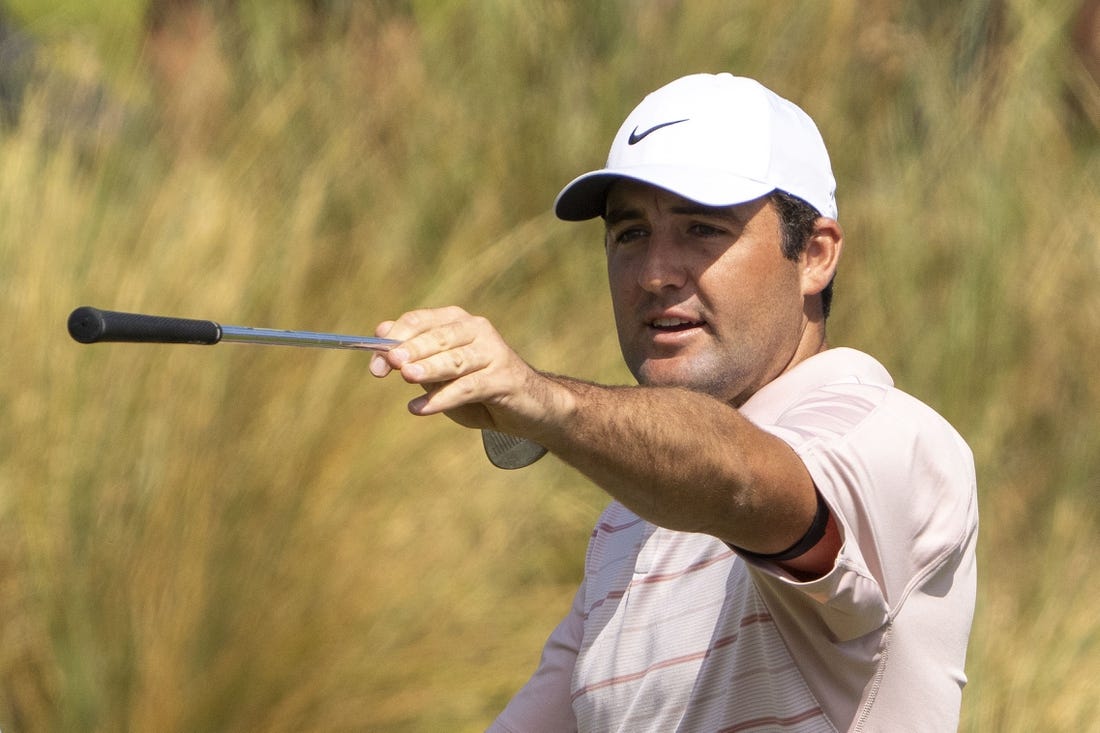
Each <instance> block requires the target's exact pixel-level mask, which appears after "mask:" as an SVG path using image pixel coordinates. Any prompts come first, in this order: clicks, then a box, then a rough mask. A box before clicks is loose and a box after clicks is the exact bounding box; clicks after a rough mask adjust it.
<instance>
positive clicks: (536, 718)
mask: <svg viewBox="0 0 1100 733" xmlns="http://www.w3.org/2000/svg"><path fill="white" fill-rule="evenodd" d="M834 190H835V183H834V180H833V175H832V172H831V169H830V163H829V158H828V155H827V153H826V150H825V146H824V143H823V142H822V140H821V136H820V134H819V133H818V130H817V128H816V126H815V125H814V123H813V122H812V121H811V120H810V118H809V117H808V116H806V114H805V113H804V112H803V111H802V110H801V109H799V108H798V107H796V106H795V105H793V104H791V103H790V102H788V101H786V100H784V99H782V98H780V97H778V96H777V95H775V94H774V93H772V92H771V91H769V90H767V89H766V88H764V87H763V86H761V85H760V84H758V83H756V82H754V81H752V80H749V79H744V78H737V77H733V76H731V75H729V74H719V75H705V74H700V75H693V76H688V77H685V78H682V79H679V80H677V81H674V82H672V83H671V84H669V85H667V86H665V87H663V88H661V89H659V90H657V91H656V92H654V93H653V94H651V95H649V96H648V97H646V99H645V100H643V101H642V103H641V104H640V105H639V106H638V107H637V108H636V109H635V110H634V111H633V112H632V113H631V114H630V115H629V116H628V117H627V119H626V121H625V122H624V123H623V125H622V127H621V128H620V130H619V132H618V134H617V136H616V137H615V140H614V142H613V144H612V146H611V152H610V156H609V159H608V163H607V166H606V167H605V168H604V169H602V170H599V171H595V172H592V173H588V174H585V175H583V176H580V177H579V178H577V179H576V180H574V181H573V182H572V183H570V184H569V185H568V186H566V188H565V189H564V190H563V191H562V192H561V193H560V194H559V196H558V198H557V201H556V203H555V208H556V212H557V214H558V215H559V217H561V218H563V219H566V220H582V219H588V218H593V217H596V216H602V217H603V219H604V221H605V222H606V241H605V246H606V252H607V268H608V276H609V281H610V287H611V294H612V303H613V306H614V311H615V319H616V324H617V329H618V334H619V342H620V345H621V348H622V353H623V356H624V358H625V360H626V363H627V365H628V366H629V367H630V369H631V371H632V373H633V374H634V376H635V377H636V378H637V380H638V383H639V386H637V387H605V386H599V385H594V384H589V383H584V382H580V381H577V380H573V379H568V378H565V377H560V376H555V375H550V374H546V373H543V372H539V371H536V370H535V369H533V368H532V367H530V366H528V365H527V364H526V363H524V362H523V360H521V359H520V358H519V357H518V356H517V355H516V354H515V353H514V352H513V351H512V350H511V349H510V348H509V347H508V346H507V345H506V344H505V343H504V342H503V340H502V339H501V337H500V336H499V335H498V334H497V332H496V331H495V330H494V329H493V327H492V326H491V325H490V324H489V323H487V322H486V321H485V320H484V319H480V318H476V317H472V316H469V315H468V314H466V313H465V312H463V311H461V310H459V309H456V308H450V309H440V310H423V311H415V312H412V313H406V314H405V315H403V316H401V317H400V318H398V319H397V320H396V321H387V322H385V323H383V324H381V325H380V326H379V328H378V330H377V333H378V335H380V336H388V337H390V338H396V339H399V340H401V341H402V342H403V343H402V344H401V346H399V347H398V348H395V349H394V350H392V351H390V352H389V353H387V354H385V355H379V356H376V357H375V358H374V360H373V361H372V364H371V370H372V372H373V373H374V374H375V375H376V376H384V375H386V374H387V373H389V372H390V371H391V370H394V369H396V370H400V373H401V375H402V377H403V378H404V379H405V380H407V381H408V382H411V383H414V384H419V385H421V386H423V388H424V389H425V394H424V395H422V396H420V397H418V398H416V399H414V400H413V401H412V402H410V405H409V407H410V410H411V411H412V412H413V413H414V414H417V415H431V414H437V413H445V414H447V415H448V416H450V417H451V418H452V419H454V420H456V421H457V422H459V423H461V424H463V425H467V426H470V427H478V428H491V429H494V430H498V431H501V432H504V433H507V434H510V435H515V436H521V437H524V438H528V439H531V440H533V441H536V442H537V443H539V444H541V445H542V446H544V447H546V448H547V449H549V450H550V451H551V452H552V453H554V454H555V455H557V456H558V457H559V458H561V459H562V460H564V461H566V462H567V463H569V464H570V465H572V466H574V467H576V468H577V469H578V470H580V471H581V472H582V473H584V474H585V475H586V476H588V477H589V478H590V479H592V480H593V481H595V482H596V483H597V484H598V485H599V486H601V487H602V488H603V489H604V490H606V491H607V492H608V493H609V494H610V495H611V497H612V498H613V499H614V501H612V503H611V504H610V506H609V507H608V508H607V509H606V511H605V512H604V514H603V515H602V516H601V518H600V520H599V523H598V525H597V527H596V529H595V531H594V533H593V535H592V539H591V542H590V544H589V548H588V553H587V556H586V564H585V577H584V580H583V582H582V584H581V587H580V589H579V590H578V593H577V595H576V598H575V600H574V603H573V608H572V610H571V611H570V613H569V614H568V615H567V616H566V618H565V619H564V620H563V621H562V623H561V624H560V625H559V626H558V628H557V629H556V630H555V631H554V632H553V634H552V635H551V636H550V639H549V640H548V642H547V644H546V647H545V649H544V651H543V656H542V661H541V663H540V664H539V667H538V669H537V670H536V672H535V674H534V675H533V677H532V678H531V680H530V681H529V682H528V683H527V685H526V686H525V687H524V688H523V689H522V690H521V691H520V692H519V693H518V694H517V696H516V697H515V698H514V699H513V700H512V702H511V703H510V704H509V705H508V707H507V708H506V709H505V710H504V711H503V713H502V714H501V715H500V717H499V719H498V720H497V721H496V723H494V725H493V728H492V730H494V731H514V732H516V733H520V732H527V731H561V730H577V729H579V730H590V731H613V730H614V731H672V730H682V731H715V730H726V731H742V730H783V731H832V730H889V731H898V730H953V729H955V728H956V726H957V723H958V713H959V704H960V698H961V689H962V686H963V684H964V682H965V676H964V673H963V665H964V658H965V651H966V643H967V638H968V634H969V630H970V622H971V618H972V615H973V604H974V594H975V558H974V544H975V539H976V534H977V507H976V499H975V477H974V468H973V459H972V456H971V453H970V451H969V449H968V448H967V446H966V444H965V443H964V442H963V440H962V439H961V438H960V437H959V436H958V434H957V433H956V432H955V431H954V430H953V429H952V428H951V427H950V426H949V425H948V424H947V423H946V422H945V421H944V420H943V419H942V418H941V417H939V416H938V415H936V414H935V413H934V412H933V411H932V410H931V409H930V408H928V407H926V406H925V405H923V404H921V403H920V402H918V401H917V400H915V399H913V398H912V397H910V396H908V395H906V394H904V393H902V392H900V391H899V390H897V389H895V388H894V387H893V384H892V381H891V379H890V376H889V375H888V374H887V373H886V371H885V369H884V368H883V367H882V366H881V365H880V364H879V363H878V362H876V361H875V360H874V359H872V358H871V357H869V356H867V355H865V354H862V353H860V352H857V351H854V350H851V349H843V348H838V349H830V348H829V347H828V345H827V343H826V339H825V319H826V316H827V313H828V306H829V300H830V298H831V294H832V288H831V284H832V281H833V276H834V274H835V272H836V266H837V260H838V258H839V256H840V252H841V246H842V243H843V234H842V232H841V228H840V225H839V224H838V223H837V221H836V219H837V209H836V203H835V198H834Z"/></svg>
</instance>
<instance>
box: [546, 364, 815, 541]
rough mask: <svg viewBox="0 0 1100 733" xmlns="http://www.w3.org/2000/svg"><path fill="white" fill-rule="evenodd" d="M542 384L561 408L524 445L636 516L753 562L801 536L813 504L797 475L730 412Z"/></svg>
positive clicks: (798, 467)
mask: <svg viewBox="0 0 1100 733" xmlns="http://www.w3.org/2000/svg"><path fill="white" fill-rule="evenodd" d="M544 376H546V377H547V378H548V379H550V380H552V381H553V382H554V384H555V385H556V387H557V388H558V389H561V390H565V391H567V393H568V398H562V397H559V398H558V399H557V400H556V402H557V404H559V405H563V406H564V407H563V408H562V410H563V411H562V412H561V413H560V414H558V415H556V416H555V418H554V419H551V420H548V421H546V422H545V423H542V424H540V425H538V426H537V427H536V428H535V429H534V431H533V434H532V436H531V437H533V438H535V439H536V440H538V441H539V442H541V443H542V444H543V445H545V446H546V447H547V448H549V449H550V450H551V451H552V452H553V453H555V454H556V455H557V456H558V457H560V458H561V459H562V460H564V461H565V462H567V463H569V464H570V465H572V466H574V467H575V468H576V469H578V470H579V471H581V472H582V473H583V474H585V475H586V476H588V477H589V478H590V479H592V481H594V482H595V483H596V484H597V485H599V486H600V487H601V488H603V489H604V490H605V491H607V492H608V493H609V494H610V495H611V496H613V497H615V498H616V499H618V500H619V501H620V502H622V503H623V504H624V505H626V506H627V507H628V508H630V509H631V510H632V511H634V512H635V513H637V514H638V515H639V516H641V517H643V518H645V519H646V520H648V521H650V522H653V523H654V524H657V525H660V526H663V527H667V528H669V529H677V530H682V531H689V532H704V533H707V534H711V535H714V536H716V537H719V538H721V539H723V540H725V541H727V542H730V543H731V544H735V545H737V546H739V547H743V548H745V549H748V550H752V551H755V552H762V553H770V552H778V551H781V550H783V549H786V548H787V547H789V546H790V545H791V544H793V543H794V542H795V541H796V540H797V539H798V538H799V537H801V535H802V534H803V533H804V532H805V531H806V528H807V526H808V525H809V522H810V518H812V517H813V514H814V509H815V507H816V497H815V495H814V490H813V483H812V481H811V480H810V477H809V475H808V474H807V473H806V469H805V467H804V466H803V465H802V462H801V461H800V460H799V458H798V457H797V455H796V454H795V453H794V451H793V450H792V449H791V448H790V447H789V446H787V445H786V443H784V442H783V441H781V440H779V439H778V438H776V437H774V436H772V435H770V434H769V433H766V432H765V431H763V430H761V429H759V428H757V427H756V426H755V425H753V424H752V423H751V422H749V421H748V420H747V419H745V418H744V417H742V416H741V414H740V413H739V412H738V411H737V410H736V409H734V408H733V407H730V406H729V405H727V404H725V403H723V402H720V401H719V400H717V399H715V398H713V397H710V396H708V395H704V394H701V393H698V392H693V391H690V390H687V389H681V388H646V387H605V386H599V385H593V384H588V383H584V382H580V381H577V380H572V379H568V378H564V377H557V376H549V375H544Z"/></svg>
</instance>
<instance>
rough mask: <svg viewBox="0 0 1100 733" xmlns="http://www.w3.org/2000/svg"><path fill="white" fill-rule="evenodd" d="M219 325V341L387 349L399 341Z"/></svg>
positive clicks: (373, 337) (329, 347) (370, 349)
mask: <svg viewBox="0 0 1100 733" xmlns="http://www.w3.org/2000/svg"><path fill="white" fill-rule="evenodd" d="M219 328H220V329H221V338H220V339H219V340H220V341H232V342H235V343H241V344H266V345H269V346H310V347H317V348H322V349H366V350H369V351H389V350H390V349H392V348H393V347H394V346H396V345H397V344H399V343H400V342H399V341H395V340H394V339H384V338H377V337H375V336H349V335H346V334H339V333H325V332H318V331H285V330H280V329H274V328H250V327H248V326H219Z"/></svg>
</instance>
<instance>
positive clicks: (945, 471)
mask: <svg viewBox="0 0 1100 733" xmlns="http://www.w3.org/2000/svg"><path fill="white" fill-rule="evenodd" d="M741 411H742V414H744V415H745V416H746V417H747V418H749V419H750V420H752V421H753V422H754V423H756V424H757V425H759V426H760V427H761V428H763V429H765V430H768V431H769V432H772V433H773V434H775V435H777V436H779V437H780V438H782V439H783V440H785V441H786V442H788V443H789V444H790V445H791V446H792V447H793V448H794V449H795V451H796V452H797V453H798V454H799V456H800V457H801V459H802V460H803V462H804V463H805V464H806V467H807V469H808V470H809V472H810V475H811V476H812V477H813V479H814V483H815V485H816V486H817V488H818V491H819V492H820V493H821V495H822V497H823V498H824V499H825V501H826V502H827V503H828V504H829V506H830V509H831V510H832V512H833V514H834V516H835V517H836V519H837V521H838V526H839V528H840V531H841V534H842V537H843V540H844V541H843V546H842V548H841V551H840V553H839V556H838V558H837V560H836V563H835V565H834V567H833V569H832V570H831V571H830V572H829V573H828V574H826V575H825V576H824V577H822V578H820V579H817V580H814V581H811V582H798V581H796V580H795V579H794V578H792V577H790V576H789V575H787V574H786V573H784V572H783V571H782V570H780V569H778V568H776V567H774V566H771V565H769V564H767V563H763V562H759V561H749V560H746V559H745V558H743V557H741V556H739V555H737V554H736V553H735V552H734V551H733V550H731V549H730V547H729V546H728V545H726V544H725V543H723V542H722V541H720V540H718V539H716V538H714V537H710V536H707V535H702V534H693V533H685V532H677V531H672V530H667V529H663V528H660V527H656V526H654V525H652V524H650V523H649V522H646V521H644V520H642V519H641V518H639V517H638V516H637V515H635V514H634V513H633V512H631V511H630V510H628V509H627V508H625V507H624V506H622V505H621V504H619V503H618V502H612V503H611V504H610V505H609V506H608V507H607V509H606V510H605V511H604V512H603V514H602V515H601V517H600V519H599V522H598V524H597V526H596V528H595V530H594V531H593V534H592V538H591V541H590V543H589V547H588V552H587V555H586V562H585V576H584V580H583V582H582V584H581V586H580V588H579V590H578V592H577V594H576V597H575V599H574V603H573V607H572V610H571V611H570V613H569V614H568V615H567V617H566V618H565V620H563V621H562V623H561V624H560V625H559V626H558V628H557V629H555V631H554V632H553V633H552V634H551V636H550V639H549V640H548V642H547V645H546V647H545V649H544V650H543V656H542V661H541V662H540V665H539V667H538V669H537V670H536V672H535V674H534V676H533V677H532V678H531V680H530V682H528V684H527V685H526V686H525V687H524V688H523V689H522V690H521V691H520V692H519V693H518V694H517V695H516V697H515V698H514V699H513V700H512V702H511V703H510V704H509V706H508V707H507V708H506V709H505V711H504V712H503V713H502V714H501V716H500V717H499V718H498V720H497V721H496V723H494V725H493V727H492V728H491V729H490V730H493V731H514V732H515V733H528V732H535V731H568V730H580V731H601V732H603V731H631V732H634V731H662V732H664V731H727V732H733V731H842V730H866V731H878V730H889V731H907V730H928V731H941V730H955V729H956V727H957V724H958V713H959V705H960V701H961V690H962V686H963V684H964V683H965V681H966V678H965V675H964V673H963V665H964V661H965V652H966V644H967V638H968V635H969V629H970V623H971V619H972V617H973V607H974V595H975V562H974V544H975V540H976V534H977V506H976V499H975V491H976V487H975V478H974V467H973V459H972V456H971V453H970V451H969V449H968V448H967V446H966V444H965V443H964V442H963V440H962V438H961V437H959V435H958V434H957V433H956V432H955V431H954V429H952V428H951V426H950V425H949V424H948V423H947V422H946V421H944V420H943V418H941V417H940V416H939V415H937V414H936V413H935V412H934V411H932V410H931V409H930V408H928V407H927V406H925V405H924V404H922V403H920V402H919V401H917V400H915V399H914V398H912V397H910V396H909V395H906V394H905V393H903V392H901V391H899V390H897V389H895V388H894V386H893V382H892V380H891V379H890V377H889V375H888V374H887V372H886V370H885V369H884V368H883V367H882V366H881V365H880V364H879V363H878V362H877V361H875V360H874V359H872V358H871V357H869V356H867V355H865V354H862V353H860V352H858V351H855V350H852V349H833V350H829V351H826V352H824V353H822V354H819V355H816V356H814V357H812V358H810V359H808V360H806V361H804V362H802V363H800V364H799V365H797V366H796V367H794V368H793V369H792V370H790V371H788V372H786V373H785V374H783V375H781V376H780V377H779V378H778V379H776V380H775V381H773V382H772V383H771V384H769V385H767V386H766V387H765V388H763V389H762V390H760V391H759V392H758V393H757V394H756V395H754V396H753V397H752V399H750V400H749V402H747V403H746V404H745V405H744V406H743V407H742V408H741Z"/></svg>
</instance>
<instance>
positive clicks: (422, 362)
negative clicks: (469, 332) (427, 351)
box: [401, 342, 488, 384]
mask: <svg viewBox="0 0 1100 733" xmlns="http://www.w3.org/2000/svg"><path fill="white" fill-rule="evenodd" d="M486 366H488V359H486V358H485V356H484V354H483V352H482V349H480V348H479V347H478V346H477V344H476V343H473V342H471V343H467V344H465V345H463V346H458V347H452V348H448V349H446V350H443V351H439V352H437V353H434V354H431V355H429V356H427V357H424V358H422V359H417V360H415V361H414V360H411V359H410V360H409V361H405V362H404V363H402V364H401V376H402V377H404V378H405V381H407V382H410V383H413V384H428V383H434V382H448V381H451V380H454V379H458V378H460V377H464V376H467V375H469V374H472V373H474V372H477V371H479V370H481V369H484V368H485V367H486Z"/></svg>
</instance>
